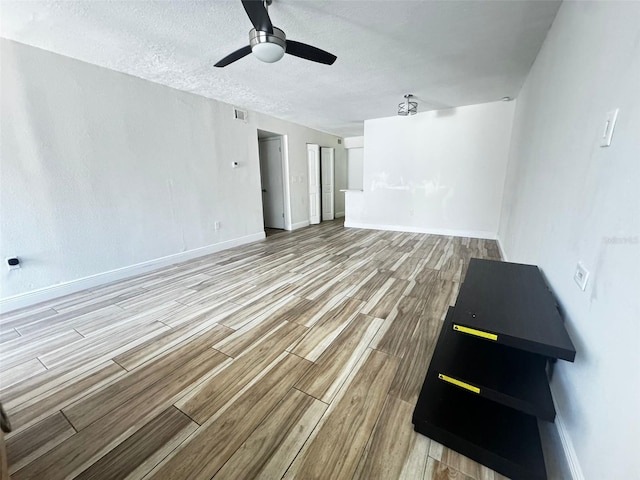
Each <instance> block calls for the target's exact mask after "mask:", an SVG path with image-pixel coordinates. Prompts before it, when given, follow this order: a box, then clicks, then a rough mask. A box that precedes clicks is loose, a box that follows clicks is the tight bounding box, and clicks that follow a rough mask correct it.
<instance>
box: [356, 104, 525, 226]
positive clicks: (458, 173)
mask: <svg viewBox="0 0 640 480" xmlns="http://www.w3.org/2000/svg"><path fill="white" fill-rule="evenodd" d="M513 111H514V102H494V103H487V104H482V105H472V106H468V107H460V108H454V109H450V110H440V111H432V112H426V113H419V114H417V115H415V116H411V117H397V116H396V117H389V118H380V119H376V120H367V121H365V124H364V152H365V153H364V167H363V168H364V179H363V190H364V192H363V204H362V205H363V208H362V210H361V211H360V212H353V211H352V212H349V208H348V204H349V202H347V223H346V224H347V225H348V226H356V227H358V226H359V227H366V228H367V227H368V228H381V229H390V230H403V231H416V232H429V233H440V234H447V235H461V236H473V237H483V238H495V235H496V232H497V230H498V222H499V218H500V205H501V202H502V190H503V184H504V178H505V173H506V165H507V154H508V150H509V141H510V136H511V125H512V119H513Z"/></svg>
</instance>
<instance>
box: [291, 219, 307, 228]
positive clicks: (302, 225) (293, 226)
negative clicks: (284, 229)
mask: <svg viewBox="0 0 640 480" xmlns="http://www.w3.org/2000/svg"><path fill="white" fill-rule="evenodd" d="M309 225H310V224H309V220H305V221H304V222H298V223H293V224H291V230H298V229H299V228H304V227H308V226H309Z"/></svg>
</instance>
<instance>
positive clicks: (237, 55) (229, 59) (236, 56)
mask: <svg viewBox="0 0 640 480" xmlns="http://www.w3.org/2000/svg"><path fill="white" fill-rule="evenodd" d="M250 53H251V47H250V46H249V45H247V46H246V47H242V48H240V49H238V50H236V51H235V52H233V53H231V54H229V55H227V56H226V57H224V58H223V59H222V60H220V61H219V62H218V63H216V65H215V66H216V67H226V66H227V65H229V64H230V63H233V62H235V61H236V60H240V59H241V58H242V57H246V56H247V55H249V54H250Z"/></svg>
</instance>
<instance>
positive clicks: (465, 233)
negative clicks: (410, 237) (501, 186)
mask: <svg viewBox="0 0 640 480" xmlns="http://www.w3.org/2000/svg"><path fill="white" fill-rule="evenodd" d="M344 226H345V227H348V228H365V229H367V230H387V231H392V232H408V233H428V234H431V235H445V236H448V237H469V238H482V239H487V240H495V239H496V234H495V232H483V231H473V230H449V229H444V228H419V227H410V226H405V225H376V224H370V223H358V222H350V221H349V220H347V221H346V222H344Z"/></svg>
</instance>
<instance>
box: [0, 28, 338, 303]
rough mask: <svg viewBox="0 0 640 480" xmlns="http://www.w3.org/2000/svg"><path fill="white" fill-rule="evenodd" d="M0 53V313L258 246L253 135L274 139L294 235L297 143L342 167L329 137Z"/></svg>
mask: <svg viewBox="0 0 640 480" xmlns="http://www.w3.org/2000/svg"><path fill="white" fill-rule="evenodd" d="M0 49H1V50H0V51H1V55H0V57H1V62H2V64H1V75H2V76H1V80H2V91H1V104H0V113H1V122H2V129H1V152H0V153H1V157H0V160H1V161H0V258H4V257H6V256H9V255H17V256H19V257H20V258H21V259H22V261H23V267H22V269H20V270H16V271H10V272H9V271H7V269H6V268H2V269H0V275H1V277H0V280H1V286H0V298H1V299H2V300H1V301H0V305H1V306H2V308H3V309H5V310H6V309H10V308H13V307H16V306H21V305H23V304H25V302H26V303H30V302H32V301H39V300H42V299H44V298H47V297H51V296H54V295H58V294H64V293H69V292H70V291H73V290H77V289H79V288H86V287H87V286H90V285H92V284H99V283H101V282H102V281H110V280H113V279H115V278H121V277H124V276H126V275H128V274H132V273H137V272H139V271H140V269H144V268H148V267H151V266H154V265H155V266H157V265H158V264H159V263H163V262H164V263H172V262H174V261H178V260H181V259H184V258H188V257H189V256H195V255H201V254H205V253H209V252H210V251H215V250H216V249H220V248H225V247H228V246H232V245H235V244H239V243H243V242H247V241H252V240H256V239H259V238H262V237H263V236H264V232H263V228H262V204H261V202H262V201H261V193H260V176H259V175H260V174H259V162H258V143H257V129H258V128H260V129H263V130H268V131H273V132H276V133H280V134H283V135H286V138H287V145H286V147H287V153H288V158H289V165H288V168H289V175H290V177H289V180H290V182H289V185H287V188H289V190H290V194H291V199H292V202H291V215H290V217H291V222H292V224H293V226H294V227H296V226H298V227H299V226H304V224H305V222H306V223H307V224H308V208H307V202H308V187H307V162H306V143H307V142H308V143H320V144H322V145H327V146H334V147H336V155H342V156H344V155H345V154H344V149H343V148H341V147H338V145H337V140H338V137H335V136H333V135H328V134H325V133H322V132H318V131H314V130H311V129H309V128H306V127H303V126H300V125H295V124H291V123H288V122H284V121H281V120H278V119H276V118H273V117H269V116H266V115H261V114H257V113H255V112H249V121H248V123H243V122H240V121H236V120H233V119H232V106H230V105H228V104H224V103H221V102H217V101H214V100H210V99H206V98H203V97H199V96H196V95H192V94H189V93H185V92H181V91H177V90H173V89H171V88H168V87H165V86H161V85H157V84H154V83H151V82H148V81H145V80H141V79H138V78H135V77H131V76H128V75H124V74H120V73H117V72H114V71H110V70H107V69H104V68H100V67H96V66H93V65H89V64H86V63H83V62H80V61H77V60H73V59H70V58H66V57H63V56H60V55H56V54H52V53H50V52H46V51H43V50H39V49H36V48H33V47H28V46H25V45H22V44H19V43H15V42H11V41H8V40H4V39H2V40H0ZM233 161H237V162H239V164H240V166H239V168H237V169H233V168H231V163H232V162H233ZM215 221H219V222H221V228H220V230H215V229H214V222H215ZM159 259H163V260H159ZM154 262H155V263H154ZM158 262H159V263H158ZM140 264H142V265H140ZM135 265H138V267H133V268H132V266H135ZM114 270H115V272H114ZM105 272H111V273H109V274H105ZM88 277H89V278H88ZM80 279H85V280H80ZM60 285H62V286H63V287H64V288H61V287H56V286H60ZM67 287H68V288H67ZM34 291H36V292H38V291H39V292H40V293H35V294H31V295H30V294H29V293H28V292H34Z"/></svg>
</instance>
